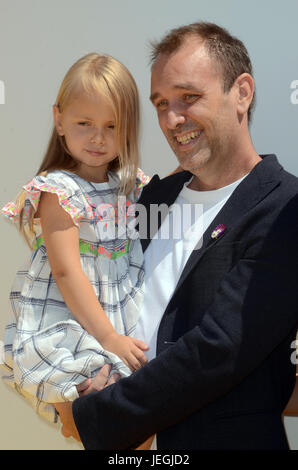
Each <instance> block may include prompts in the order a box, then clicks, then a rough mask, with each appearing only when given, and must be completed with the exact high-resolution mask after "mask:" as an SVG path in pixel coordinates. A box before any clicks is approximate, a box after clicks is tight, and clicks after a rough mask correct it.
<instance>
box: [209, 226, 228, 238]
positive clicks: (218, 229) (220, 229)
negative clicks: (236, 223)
mask: <svg viewBox="0 0 298 470" xmlns="http://www.w3.org/2000/svg"><path fill="white" fill-rule="evenodd" d="M226 228H227V227H226V226H225V224H219V225H217V226H216V227H215V229H214V230H213V232H212V233H211V238H218V237H220V236H221V235H222V234H223V233H224V231H225V229H226Z"/></svg>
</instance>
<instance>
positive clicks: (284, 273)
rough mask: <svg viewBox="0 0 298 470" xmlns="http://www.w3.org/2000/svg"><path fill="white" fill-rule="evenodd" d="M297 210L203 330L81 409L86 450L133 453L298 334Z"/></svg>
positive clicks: (207, 316)
mask: <svg viewBox="0 0 298 470" xmlns="http://www.w3.org/2000/svg"><path fill="white" fill-rule="evenodd" d="M297 209H298V204H297V198H295V199H294V200H293V201H291V203H290V204H289V205H288V207H287V208H285V209H284V210H283V211H282V214H281V215H280V216H279V217H278V220H276V223H275V225H274V227H272V230H271V231H270V234H269V235H268V236H267V238H266V239H265V240H264V239H258V238H257V239H256V240H254V241H252V243H251V244H250V246H249V248H248V250H247V252H246V254H245V256H244V257H243V259H241V260H240V261H239V262H238V263H237V264H236V265H235V266H234V268H233V269H232V270H231V271H230V272H229V273H227V274H226V275H225V277H224V278H223V280H222V282H221V285H220V288H219V289H218V290H217V294H216V296H215V298H214V302H213V303H212V305H211V306H210V307H209V309H208V310H207V311H206V312H205V313H204V316H203V319H202V321H201V323H200V325H198V326H197V327H196V328H194V329H193V330H191V331H189V332H188V333H186V334H185V335H184V336H183V337H181V338H180V339H179V340H178V341H177V343H176V344H175V345H173V346H171V347H170V348H169V349H167V350H166V351H164V352H163V353H161V354H160V355H159V356H158V357H157V358H156V359H154V360H153V361H151V362H150V363H148V364H147V365H145V366H144V367H143V368H141V369H140V370H138V371H137V372H135V373H134V374H132V375H131V376H130V377H128V378H125V379H122V380H121V381H119V382H118V383H117V384H114V385H112V386H111V387H109V388H107V389H105V390H103V391H102V392H99V393H95V394H92V395H90V396H85V397H82V398H79V399H77V400H76V401H75V402H74V404H73V413H74V418H75V422H76V425H77V428H78V430H79V433H80V436H81V439H82V442H83V444H84V446H85V447H86V449H106V450H111V449H126V448H128V447H130V446H131V445H132V444H133V443H135V442H139V440H145V439H146V438H147V437H149V436H150V435H151V434H153V433H154V432H159V431H161V430H162V429H165V428H167V427H169V426H171V425H174V424H175V423H177V422H179V421H181V420H183V419H185V418H186V417H187V416H189V415H190V414H192V413H194V412H195V411H197V410H199V409H200V408H202V407H203V406H205V405H207V404H208V403H210V402H212V401H214V400H216V399H217V398H219V397H221V396H222V395H224V394H225V393H227V392H229V391H230V390H231V389H232V388H233V387H235V386H236V385H238V384H239V383H240V382H241V381H242V380H243V379H244V378H245V377H246V376H247V375H248V374H250V373H251V372H252V371H253V370H255V369H256V368H257V367H258V366H259V365H260V364H261V363H262V362H263V361H264V360H265V359H266V358H267V357H268V355H270V354H271V352H272V351H273V350H274V349H275V348H276V347H277V346H278V345H279V344H280V343H281V342H282V341H284V340H285V339H286V338H287V337H288V336H289V335H290V333H291V332H292V331H293V330H294V328H295V327H296V328H297V310H298V308H297V306H298V289H297V277H298V276H297V273H298V250H297V240H298V217H297V213H298V210H297ZM259 243H261V245H262V249H261V252H260V245H259ZM264 280H266V282H264ZM181 310H183V305H181ZM289 360H290V354H289ZM116 429H117V431H115V430H116Z"/></svg>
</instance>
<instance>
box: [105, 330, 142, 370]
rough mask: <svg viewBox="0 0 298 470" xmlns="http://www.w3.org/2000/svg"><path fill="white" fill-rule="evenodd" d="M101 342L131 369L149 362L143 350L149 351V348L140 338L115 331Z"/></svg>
mask: <svg viewBox="0 0 298 470" xmlns="http://www.w3.org/2000/svg"><path fill="white" fill-rule="evenodd" d="M101 344H102V345H103V347H104V348H105V349H106V350H107V351H111V352H112V353H114V354H117V356H118V357H120V359H121V360H122V361H123V362H124V364H126V365H127V367H129V368H130V370H131V371H135V370H137V369H140V367H142V366H143V365H144V364H146V362H147V359H146V356H145V354H144V353H143V351H147V350H148V349H149V348H148V346H147V344H145V343H144V341H141V340H139V339H136V338H131V337H130V336H122V335H119V334H118V333H116V332H113V333H111V334H109V335H108V336H106V338H105V339H104V341H101Z"/></svg>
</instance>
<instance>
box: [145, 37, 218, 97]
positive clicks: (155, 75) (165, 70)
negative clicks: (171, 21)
mask: <svg viewBox="0 0 298 470" xmlns="http://www.w3.org/2000/svg"><path fill="white" fill-rule="evenodd" d="M218 72H219V68H218V64H217V63H216V61H215V59H213V58H211V57H210V55H209V53H208V51H207V50H206V48H205V46H204V43H203V41H202V40H200V39H197V38H195V39H192V40H191V39H189V40H188V41H185V43H183V45H182V46H181V47H180V48H179V49H178V51H176V52H174V53H172V54H160V55H159V57H158V58H157V60H156V62H155V64H154V66H153V68H152V76H151V78H152V80H151V86H152V92H153V93H154V92H155V89H156V88H159V84H161V83H162V82H165V83H168V84H170V83H172V84H174V83H175V87H180V88H187V89H188V88H190V87H191V84H192V83H193V80H194V79H195V78H198V77H200V78H201V79H204V78H206V79H208V78H211V77H212V76H214V77H215V76H218ZM183 84H188V85H189V86H185V87H184V86H183Z"/></svg>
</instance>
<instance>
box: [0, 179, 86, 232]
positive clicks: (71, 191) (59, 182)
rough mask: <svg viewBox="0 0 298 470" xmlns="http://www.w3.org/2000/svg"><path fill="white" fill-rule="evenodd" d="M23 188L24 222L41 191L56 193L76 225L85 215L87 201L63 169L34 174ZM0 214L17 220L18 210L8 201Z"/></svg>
mask: <svg viewBox="0 0 298 470" xmlns="http://www.w3.org/2000/svg"><path fill="white" fill-rule="evenodd" d="M23 190H24V191H25V192H26V197H25V205H24V213H23V220H24V223H26V220H28V219H29V218H30V217H31V216H32V212H33V214H34V213H35V212H36V211H37V208H38V204H39V201H40V196H41V193H42V192H48V193H52V194H56V195H57V197H58V201H59V204H60V206H61V207H62V209H64V210H65V211H66V212H67V213H68V214H69V215H70V216H71V218H72V220H73V221H74V223H75V225H77V226H79V225H80V221H81V219H82V217H84V216H85V215H86V211H87V210H88V203H87V201H86V199H85V198H84V197H83V195H82V192H81V190H80V188H78V186H77V185H76V183H75V181H74V180H73V178H71V177H69V176H68V174H67V173H65V172H63V171H59V170H57V171H53V172H50V173H48V174H47V175H44V176H42V175H38V176H35V177H34V178H33V179H32V180H31V181H29V182H28V183H27V184H25V185H24V186H23ZM89 210H91V209H89ZM2 214H4V215H5V216H7V217H9V218H10V219H12V220H17V219H18V218H19V215H20V210H19V209H18V207H17V206H16V204H15V202H9V203H7V204H6V205H5V206H4V207H3V208H2Z"/></svg>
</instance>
